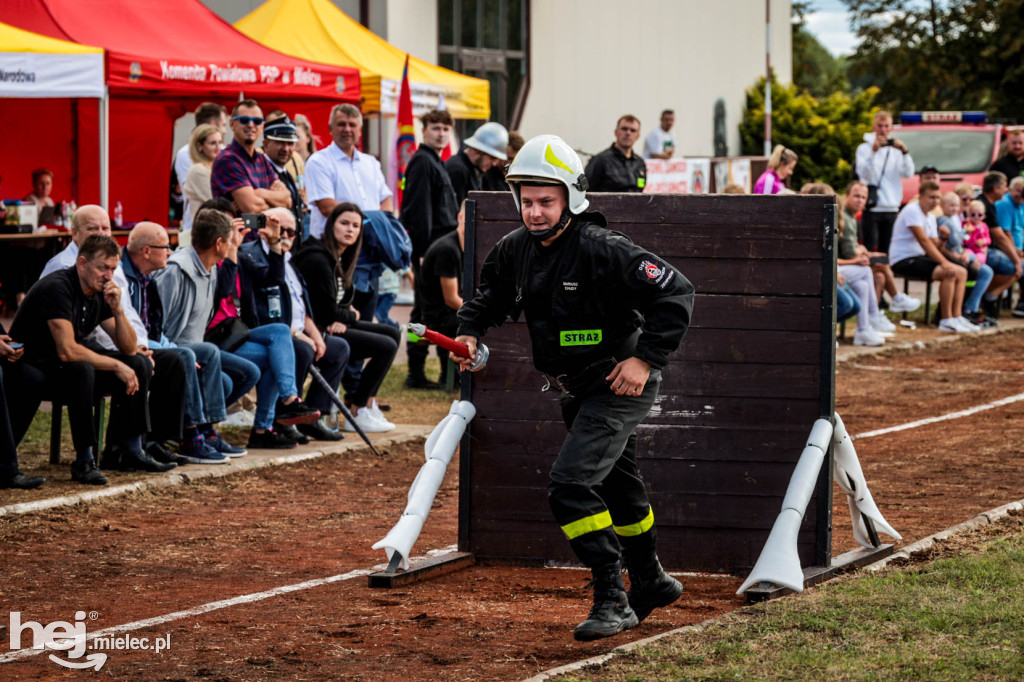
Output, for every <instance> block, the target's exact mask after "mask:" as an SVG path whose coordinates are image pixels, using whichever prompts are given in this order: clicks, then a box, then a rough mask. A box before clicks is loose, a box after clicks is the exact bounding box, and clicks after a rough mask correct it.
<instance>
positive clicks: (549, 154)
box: [544, 145, 575, 175]
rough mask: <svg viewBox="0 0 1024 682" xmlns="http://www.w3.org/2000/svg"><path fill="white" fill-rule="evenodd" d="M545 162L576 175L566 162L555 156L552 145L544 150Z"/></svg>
mask: <svg viewBox="0 0 1024 682" xmlns="http://www.w3.org/2000/svg"><path fill="white" fill-rule="evenodd" d="M544 160H545V161H547V162H548V163H550V164H551V165H552V166H558V167H559V168H564V169H565V170H567V171H568V172H569V173H570V174H571V175H575V173H573V172H572V168H569V166H567V165H566V164H565V161H562V160H561V159H560V158H558V157H557V156H555V150H554V149H552V148H551V145H548V148H547V149H545V150H544Z"/></svg>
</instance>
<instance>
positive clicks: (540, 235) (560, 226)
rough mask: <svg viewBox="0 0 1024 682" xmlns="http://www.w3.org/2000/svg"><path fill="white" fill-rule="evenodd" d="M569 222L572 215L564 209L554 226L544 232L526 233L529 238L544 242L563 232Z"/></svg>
mask: <svg viewBox="0 0 1024 682" xmlns="http://www.w3.org/2000/svg"><path fill="white" fill-rule="evenodd" d="M570 220H572V213H570V212H569V209H568V207H566V208H563V209H562V216H561V217H560V218H559V219H558V222H557V223H556V224H555V225H554V226H552V227H549V228H547V229H544V230H528V232H529V233H530V236H531V237H533V238H534V239H536V240H537V241H539V242H544V241H547V240H548V239H551V238H552V237H554V236H555V235H557V234H558V233H559V232H561V231H562V230H564V229H565V227H566V226H567V225H568V224H569V221H570Z"/></svg>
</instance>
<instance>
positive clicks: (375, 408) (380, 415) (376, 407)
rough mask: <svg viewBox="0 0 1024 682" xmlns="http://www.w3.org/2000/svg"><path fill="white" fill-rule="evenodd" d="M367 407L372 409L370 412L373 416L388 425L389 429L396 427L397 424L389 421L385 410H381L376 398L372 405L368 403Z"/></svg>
mask: <svg viewBox="0 0 1024 682" xmlns="http://www.w3.org/2000/svg"><path fill="white" fill-rule="evenodd" d="M366 409H368V410H369V411H370V414H371V415H372V416H373V418H374V419H376V420H377V421H379V422H380V423H381V424H383V425H384V426H387V427H388V429H389V430H390V429H393V428H395V425H394V424H392V423H391V422H389V421H388V418H387V417H385V416H384V412H382V411H381V409H380V406H379V405H378V404H377V401H376V400H374V401H373V404H372V405H367V406H366Z"/></svg>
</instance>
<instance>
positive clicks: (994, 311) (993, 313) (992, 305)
mask: <svg viewBox="0 0 1024 682" xmlns="http://www.w3.org/2000/svg"><path fill="white" fill-rule="evenodd" d="M981 309H982V310H983V311H985V316H986V317H988V318H989V319H991V320H998V319H999V300H998V299H992V300H991V301H990V300H988V299H986V298H982V299H981Z"/></svg>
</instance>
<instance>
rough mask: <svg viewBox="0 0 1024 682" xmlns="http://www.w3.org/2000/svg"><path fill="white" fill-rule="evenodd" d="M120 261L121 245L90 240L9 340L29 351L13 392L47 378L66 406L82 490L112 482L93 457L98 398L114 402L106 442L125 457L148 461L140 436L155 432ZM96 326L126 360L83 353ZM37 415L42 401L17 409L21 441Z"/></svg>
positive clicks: (44, 282)
mask: <svg viewBox="0 0 1024 682" xmlns="http://www.w3.org/2000/svg"><path fill="white" fill-rule="evenodd" d="M119 255H120V250H119V249H118V247H117V242H115V241H114V240H113V239H111V238H110V237H105V236H101V235H93V236H91V237H89V238H87V239H86V240H85V241H84V242H83V243H82V245H81V247H80V248H79V251H78V258H77V260H76V261H75V266H74V267H71V268H67V269H63V270H58V271H57V272H54V273H52V274H50V275H47V276H46V277H44V278H43V279H41V280H39V281H38V282H37V283H36V284H35V285H34V286H33V287H32V288H31V289H30V290H29V292H28V295H27V296H26V297H25V301H24V302H23V303H22V305H21V307H20V308H19V309H18V314H17V315H16V316H15V318H14V323H13V325H12V326H11V338H13V339H14V340H15V341H19V342H22V343H24V344H25V355H24V358H23V359H22V362H21V363H16V364H15V365H13V367H12V369H15V370H17V371H18V374H19V376H18V377H12V379H14V380H13V381H11V382H9V383H8V384H7V385H8V387H10V386H12V385H13V386H18V385H19V384H20V383H22V382H26V381H31V378H32V376H33V375H38V373H39V372H41V373H42V375H43V376H44V377H45V382H46V385H47V390H48V392H49V393H50V394H51V395H57V396H59V397H60V398H61V400H62V401H63V402H64V404H65V405H67V406H68V416H69V419H70V422H71V437H72V440H73V441H74V445H75V453H76V458H75V462H74V464H72V465H71V478H72V480H75V481H78V482H79V483H90V484H93V485H104V484H106V482H107V479H106V477H105V476H104V475H103V474H102V473H100V470H99V468H98V467H97V465H96V454H95V452H94V451H93V448H94V446H95V443H96V432H95V430H94V427H93V419H92V405H93V398H94V395H95V392H97V391H99V392H103V393H110V395H111V408H110V425H109V427H108V428H107V440H108V442H110V443H111V444H113V446H114V447H119V448H121V450H122V452H123V455H122V456H123V457H127V458H129V459H131V458H138V459H140V460H141V459H142V458H143V457H144V454H143V452H142V435H143V434H144V433H146V432H147V431H148V430H149V410H148V405H147V393H148V392H149V379H150V376H151V375H152V365H151V364H150V361H149V359H148V358H147V357H146V356H145V355H142V354H139V353H137V352H136V338H135V331H134V330H133V329H132V326H131V324H129V322H128V319H127V317H126V316H125V312H124V309H123V308H122V307H121V289H120V287H118V286H117V285H116V284H114V281H113V277H114V270H115V269H116V268H117V264H118V262H119ZM97 325H99V326H100V327H102V328H103V330H104V331H105V332H107V334H109V335H110V337H111V338H112V339H113V340H114V343H115V344H116V345H117V348H118V350H119V351H120V352H111V351H103V352H96V351H93V350H90V349H89V348H87V347H86V346H84V345H82V341H83V339H85V337H86V336H87V335H88V334H89V332H91V331H92V330H93V329H94V328H95V327H96V326H97ZM19 365H24V367H19ZM33 370H34V372H33ZM12 374H13V372H12ZM38 407H39V401H38V400H18V401H14V402H13V403H12V404H11V406H10V408H11V409H10V412H11V425H12V428H13V431H14V434H15V438H16V439H19V440H20V438H21V436H23V435H24V433H25V431H26V430H27V429H28V425H29V424H30V423H31V421H32V417H33V416H34V415H35V413H36V410H37V409H38Z"/></svg>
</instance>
